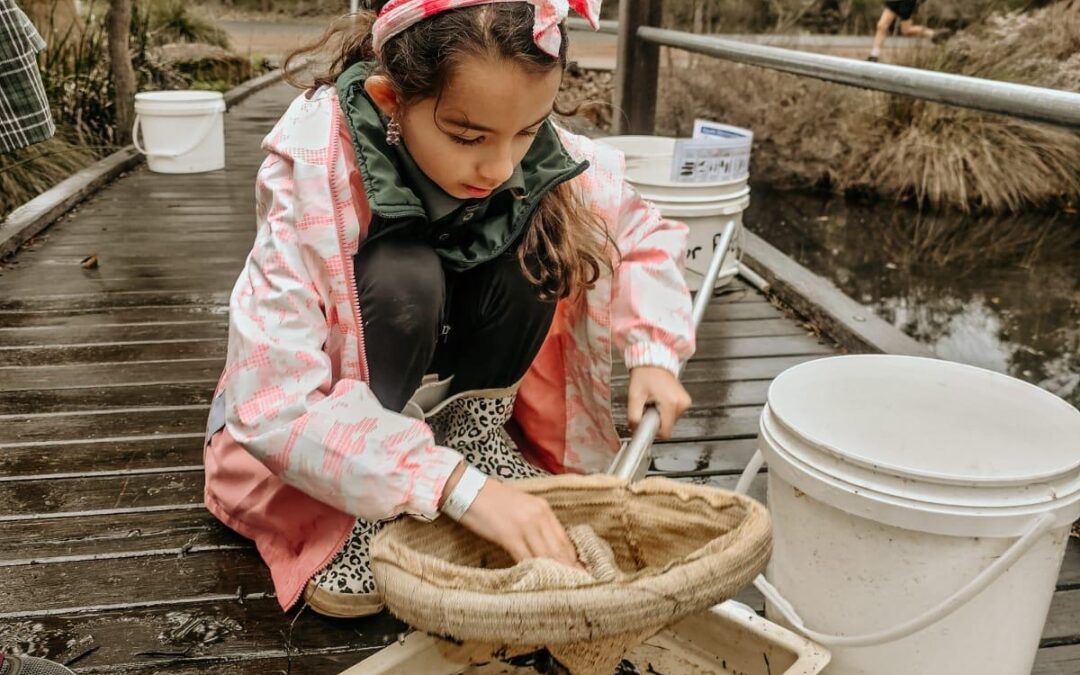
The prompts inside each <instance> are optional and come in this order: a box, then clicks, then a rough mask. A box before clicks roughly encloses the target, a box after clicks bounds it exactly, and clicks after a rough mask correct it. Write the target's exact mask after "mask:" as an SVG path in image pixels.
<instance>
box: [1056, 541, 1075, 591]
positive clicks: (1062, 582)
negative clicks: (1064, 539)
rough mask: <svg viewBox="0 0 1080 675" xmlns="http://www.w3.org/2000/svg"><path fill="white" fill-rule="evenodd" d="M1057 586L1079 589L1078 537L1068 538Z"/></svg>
mask: <svg viewBox="0 0 1080 675" xmlns="http://www.w3.org/2000/svg"><path fill="white" fill-rule="evenodd" d="M1058 586H1059V587H1066V588H1075V587H1080V537H1070V538H1069V543H1068V544H1067V545H1066V547H1065V560H1064V561H1063V562H1062V564H1061V576H1059V577H1058Z"/></svg>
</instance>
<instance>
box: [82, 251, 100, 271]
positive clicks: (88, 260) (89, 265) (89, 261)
mask: <svg viewBox="0 0 1080 675" xmlns="http://www.w3.org/2000/svg"><path fill="white" fill-rule="evenodd" d="M79 264H80V265H82V268H83V269H84V270H96V269H97V266H98V259H97V256H96V255H88V256H86V257H85V258H83V259H82V260H80V261H79Z"/></svg>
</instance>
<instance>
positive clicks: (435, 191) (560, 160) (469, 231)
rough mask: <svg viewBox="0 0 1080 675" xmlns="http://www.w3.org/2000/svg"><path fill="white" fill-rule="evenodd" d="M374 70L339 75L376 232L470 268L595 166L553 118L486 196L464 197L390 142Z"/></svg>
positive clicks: (360, 67)
mask: <svg viewBox="0 0 1080 675" xmlns="http://www.w3.org/2000/svg"><path fill="white" fill-rule="evenodd" d="M372 69H373V64H372V63H369V62H365V63H357V64H354V65H353V66H351V67H350V68H348V69H347V70H346V71H345V72H344V73H342V74H341V76H340V77H339V78H338V79H337V82H336V85H337V90H338V97H339V99H340V103H341V108H342V111H343V112H344V113H345V119H346V122H347V124H348V126H349V132H350V134H351V136H352V141H353V149H354V151H355V152H356V161H357V166H358V168H359V170H360V177H361V179H362V180H363V182H364V191H365V193H366V196H367V201H368V204H369V206H370V208H371V211H372V214H373V215H372V223H371V225H370V226H369V232H368V238H369V239H373V238H375V237H378V236H385V235H388V234H390V233H394V234H395V236H399V235H400V236H403V237H410V238H414V239H422V240H426V241H429V242H431V244H432V246H433V248H435V250H436V252H437V253H438V254H439V255H440V256H441V257H442V258H443V259H444V261H445V262H446V263H447V264H448V265H449V266H450V267H451V268H454V269H468V268H469V267H472V266H475V265H477V264H480V263H482V262H486V261H487V260H490V259H492V258H494V257H495V256H497V255H500V254H502V253H503V252H505V251H506V250H508V249H509V248H510V247H511V246H512V245H513V244H514V242H515V241H517V239H518V238H519V237H520V235H521V232H522V231H523V230H524V228H525V226H526V224H527V223H528V222H529V218H530V217H531V216H532V214H533V213H534V212H535V210H536V208H537V207H538V206H539V204H540V200H541V199H542V198H543V196H544V195H545V194H547V192H548V191H550V190H551V189H552V188H554V187H555V186H557V185H559V184H560V183H563V182H565V181H568V180H570V179H572V178H574V177H576V176H578V175H580V174H581V173H582V172H584V171H585V170H586V169H587V168H588V166H589V165H588V162H580V163H579V162H576V161H575V160H574V159H573V158H572V157H571V156H570V155H569V153H567V152H566V149H565V148H564V147H563V145H562V142H561V141H560V140H559V136H558V133H557V132H556V131H555V128H554V127H553V126H552V124H551V123H550V122H545V123H544V124H543V125H542V126H541V128H540V131H539V132H538V133H537V135H536V137H535V138H534V139H533V143H532V145H531V146H530V148H529V151H528V152H527V153H526V155H525V157H524V158H523V159H522V160H521V164H520V165H519V166H518V167H517V169H516V170H515V172H514V175H513V176H511V178H510V180H508V181H507V182H506V183H504V184H503V185H502V186H500V188H499V190H497V191H496V193H494V194H492V195H491V196H489V197H487V198H485V199H484V200H464V201H462V200H456V199H454V198H453V197H452V196H450V195H448V194H446V193H445V192H443V191H442V189H441V188H439V187H438V186H437V185H436V184H435V183H434V182H433V181H431V179H430V178H428V177H427V176H426V175H424V174H423V172H422V171H421V170H420V168H419V167H418V166H417V165H416V163H415V162H414V161H413V159H412V157H411V156H409V153H408V150H406V149H405V148H403V147H402V146H401V145H398V146H390V145H389V144H388V143H387V142H386V125H385V122H384V121H383V118H382V116H381V115H380V113H379V112H378V109H377V108H376V107H375V105H374V104H373V103H372V102H371V100H370V99H369V98H368V96H367V92H366V91H365V90H364V86H363V85H364V81H365V80H366V79H367V77H368V75H369V74H370V73H371V71H372ZM508 188H518V189H515V190H510V189H508ZM519 190H520V192H519ZM450 215H454V218H448V216H450Z"/></svg>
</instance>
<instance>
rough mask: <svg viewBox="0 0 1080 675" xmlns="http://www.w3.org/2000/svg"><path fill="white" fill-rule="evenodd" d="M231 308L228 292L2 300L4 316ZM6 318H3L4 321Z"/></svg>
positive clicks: (118, 293) (0, 307)
mask: <svg viewBox="0 0 1080 675" xmlns="http://www.w3.org/2000/svg"><path fill="white" fill-rule="evenodd" d="M228 304H229V291H228V289H222V290H213V291H199V292H192V293H162V292H160V291H147V292H142V291H138V290H131V291H116V292H109V293H82V294H60V295H54V296H48V297H40V298H33V299H29V300H23V299H22V298H10V297H3V298H0V312H4V313H7V312H19V313H23V312H44V311H54V312H55V311H59V312H64V313H70V312H75V313H82V312H84V311H85V310H93V311H97V312H100V311H102V310H111V309H119V308H123V307H142V306H148V305H152V306H157V307H170V306H171V307H176V306H183V305H194V306H197V307H220V306H227V305H228ZM3 316H4V314H0V320H2V317H3Z"/></svg>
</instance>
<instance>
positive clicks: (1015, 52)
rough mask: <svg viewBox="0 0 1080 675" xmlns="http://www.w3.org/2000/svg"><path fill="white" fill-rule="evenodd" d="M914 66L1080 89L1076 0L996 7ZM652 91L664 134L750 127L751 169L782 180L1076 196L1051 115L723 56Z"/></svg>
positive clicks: (991, 195)
mask: <svg viewBox="0 0 1080 675" xmlns="http://www.w3.org/2000/svg"><path fill="white" fill-rule="evenodd" d="M912 65H915V66H917V67H923V68H932V69H939V70H947V71H950V72H956V73H960V74H965V75H973V76H977V77H987V78H996V79H1004V80H1011V81H1018V82H1025V83H1029V84H1034V85H1039V86H1045V87H1053V88H1059V89H1067V90H1071V91H1080V0H1063V1H1062V2H1058V3H1056V4H1053V5H1051V6H1049V7H1046V8H1044V9H1042V10H1038V11H1036V12H1032V13H1030V14H1009V15H1004V16H1000V15H999V16H996V17H993V18H991V19H990V20H988V21H986V22H985V23H984V24H981V25H979V26H978V27H975V28H973V29H971V30H970V31H965V32H964V33H962V34H960V35H958V36H957V37H955V38H954V39H953V40H951V41H949V42H948V43H946V44H945V45H943V46H940V47H937V48H935V49H933V50H928V51H927V52H925V53H923V54H921V55H919V56H917V57H916V60H915V62H913V63H912ZM659 100H660V110H659V115H658V124H657V130H658V132H659V133H663V134H670V135H686V134H687V133H688V132H689V130H690V125H691V124H692V123H693V119H694V118H695V117H708V118H713V119H721V120H724V121H727V122H730V123H732V124H738V125H741V126H746V127H749V128H751V129H753V130H754V133H755V146H756V147H755V149H754V159H753V167H752V171H753V174H754V178H755V180H757V181H761V182H765V183H768V184H771V185H774V186H776V187H781V188H826V189H831V190H833V191H837V192H847V193H857V194H875V195H881V196H886V197H891V198H894V199H897V200H904V201H913V202H915V203H917V204H918V205H920V206H924V207H931V208H939V207H952V208H957V209H960V210H964V211H972V210H978V211H989V212H997V213H1005V212H1019V211H1022V210H1025V209H1030V208H1047V207H1053V206H1059V205H1075V204H1076V203H1077V201H1080V134H1076V133H1073V132H1070V131H1066V130H1062V129H1058V128H1054V127H1050V126H1046V125H1039V124H1034V123H1029V122H1024V121H1021V120H1016V119H1014V118H1010V117H1006V116H1003V115H991V114H983V113H977V112H971V111H967V110H962V109H959V108H954V107H950V106H943V105H938V104H934V103H928V102H924V101H918V100H914V99H910V98H906V97H899V96H889V95H882V94H874V93H870V92H866V91H862V90H858V89H854V88H850V87H843V86H840V85H834V84H828V83H824V82H819V81H816V80H810V79H807V78H799V77H796V76H793V75H786V74H783V73H777V72H773V71H767V70H764V69H760V68H751V67H748V66H742V65H738V64H730V63H721V62H714V63H712V64H707V63H699V64H698V65H697V67H694V68H681V67H671V68H669V69H668V70H667V71H666V72H665V73H663V75H662V77H661V91H660V98H659Z"/></svg>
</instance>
